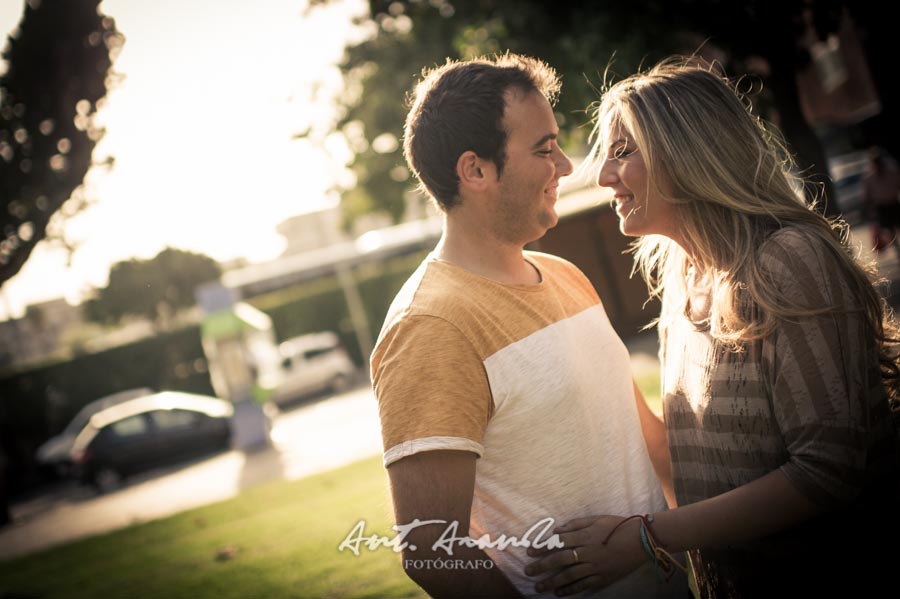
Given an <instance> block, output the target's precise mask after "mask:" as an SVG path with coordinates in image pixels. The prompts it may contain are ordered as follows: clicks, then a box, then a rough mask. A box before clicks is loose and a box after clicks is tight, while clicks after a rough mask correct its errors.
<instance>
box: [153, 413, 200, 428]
mask: <svg viewBox="0 0 900 599" xmlns="http://www.w3.org/2000/svg"><path fill="white" fill-rule="evenodd" d="M150 417H151V418H153V423H154V424H155V425H156V426H157V427H158V428H159V429H161V430H165V429H172V428H180V427H189V426H193V425H194V424H196V423H197V421H198V420H199V418H200V414H198V413H196V412H189V411H187V410H157V411H155V412H151V413H150Z"/></svg>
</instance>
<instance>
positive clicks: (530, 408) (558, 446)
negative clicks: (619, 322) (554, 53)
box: [372, 54, 665, 597]
mask: <svg viewBox="0 0 900 599" xmlns="http://www.w3.org/2000/svg"><path fill="white" fill-rule="evenodd" d="M559 87H560V85H559V79H558V77H557V75H556V73H555V72H554V71H553V70H552V69H551V68H550V67H548V66H547V65H545V64H544V63H542V62H540V61H538V60H535V59H531V58H526V57H522V56H516V55H511V54H507V55H506V56H503V57H501V58H498V59H495V60H476V61H470V62H448V63H447V64H446V65H444V66H442V67H439V68H436V69H434V70H432V71H430V72H429V73H426V76H425V77H424V79H423V81H422V82H420V83H419V85H418V86H417V88H416V91H415V94H414V98H413V100H414V102H413V106H412V108H411V110H410V112H409V115H408V117H407V121H406V128H405V139H404V152H405V155H406V158H407V161H408V162H409V165H410V167H411V168H412V170H413V171H414V172H415V174H416V176H417V177H418V179H419V181H420V182H421V184H422V186H423V187H424V189H425V190H426V191H427V192H428V193H429V194H430V195H431V196H432V197H433V198H434V200H435V201H436V202H437V203H438V205H439V207H440V208H441V210H442V211H443V212H444V214H445V225H444V233H443V237H442V239H441V241H440V242H439V244H438V246H437V247H436V248H435V250H434V252H433V253H432V254H431V255H429V257H428V258H427V259H426V260H425V261H424V262H423V263H422V265H421V266H420V267H419V268H418V270H417V271H416V273H415V274H413V276H412V277H411V278H410V279H409V281H407V283H406V284H405V285H404V287H403V289H402V290H401V291H400V293H399V294H398V296H397V298H396V299H395V300H394V303H393V305H392V306H391V308H390V311H389V313H388V316H387V318H386V320H385V323H384V327H383V329H382V331H381V335H380V336H379V339H378V343H377V344H376V348H375V351H374V352H373V354H372V377H373V379H372V380H373V385H374V388H375V393H376V397H377V399H378V404H379V411H380V415H381V422H382V435H383V437H384V448H385V454H384V463H385V466H386V467H387V471H388V475H389V477H390V484H391V493H392V496H393V502H394V511H395V516H396V520H397V523H398V524H400V525H404V524H410V523H413V522H414V521H415V520H416V519H418V520H420V521H429V520H436V521H438V522H437V523H433V524H428V525H421V526H416V527H413V528H412V529H411V532H410V533H409V535H408V536H407V537H406V538H405V540H406V541H407V542H408V543H409V546H408V547H407V548H406V550H404V552H403V563H404V568H405V570H406V572H407V574H408V575H409V576H410V577H411V578H412V579H413V580H415V581H416V582H417V583H418V584H419V585H421V586H422V587H423V588H424V589H425V590H426V591H427V592H428V593H429V594H431V595H433V596H436V597H448V596H449V597H507V596H508V597H517V596H520V595H523V594H524V595H530V594H533V593H534V586H535V583H536V582H537V581H536V580H532V579H529V578H528V577H527V576H525V575H524V573H523V570H524V566H525V564H526V563H527V562H528V561H529V558H528V557H527V555H526V553H525V552H526V549H527V547H526V546H509V547H506V548H505V549H500V548H497V547H493V548H492V547H485V548H484V549H481V548H478V547H465V546H461V545H459V544H456V545H453V546H452V547H451V549H452V554H449V551H448V547H447V544H446V543H444V544H442V543H440V542H439V541H440V539H441V538H444V539H446V538H447V537H448V536H450V537H453V536H456V537H462V536H465V535H467V534H470V535H471V537H472V538H475V539H478V538H480V537H482V535H489V537H490V539H494V540H496V539H498V538H500V537H501V535H506V537H516V538H519V539H521V538H522V537H524V536H525V535H526V533H527V532H528V531H529V529H532V528H533V527H534V526H535V525H536V524H538V523H539V522H540V521H541V520H543V519H545V518H548V517H552V518H555V519H556V522H555V523H556V525H559V524H562V523H563V522H565V521H567V520H570V519H572V518H575V517H580V516H588V515H590V514H593V513H621V514H623V515H629V514H632V513H648V512H651V511H654V510H659V509H661V508H663V507H664V505H665V502H664V499H663V495H662V492H661V491H660V486H659V483H658V482H657V480H656V477H655V475H654V472H653V467H652V466H651V463H650V460H649V458H648V453H647V449H646V446H645V445H644V441H643V438H642V437H641V432H640V425H639V422H638V420H639V414H638V413H639V411H640V410H639V409H636V408H635V396H634V393H633V387H632V382H631V376H630V365H629V358H628V353H627V350H626V349H625V347H624V345H623V344H622V342H621V340H620V339H619V338H618V337H617V336H616V334H615V332H614V331H613V329H612V327H611V326H610V323H609V320H608V318H607V317H606V314H605V312H604V310H603V307H602V305H601V304H600V301H599V298H598V297H597V294H596V292H595V291H594V289H593V288H592V287H591V284H590V283H589V281H588V280H587V278H586V277H585V276H584V275H583V274H582V273H581V272H580V271H579V270H578V269H577V268H575V267H574V266H572V265H571V264H569V263H568V262H565V261H563V260H561V259H559V258H555V257H552V256H548V255H543V254H538V253H534V252H525V251H524V246H525V245H526V244H527V243H529V242H531V241H535V240H537V239H539V238H540V237H542V236H543V235H544V233H546V231H547V230H548V229H549V228H551V227H553V226H555V225H556V222H557V215H556V212H555V207H554V206H555V203H556V200H557V197H558V186H559V180H560V178H561V177H564V176H566V175H568V174H570V173H571V172H572V164H571V162H570V161H569V159H568V158H567V157H566V155H565V154H564V153H563V152H562V150H561V149H560V147H559V145H558V143H557V135H558V132H559V131H558V127H557V125H556V120H555V118H554V114H553V110H552V108H551V104H550V102H551V101H553V100H554V99H555V96H556V94H557V93H558V91H559ZM641 405H643V402H642V401H641ZM641 416H642V417H643V414H642V415H641ZM657 441H659V440H658V439H657ZM664 441H665V439H664V438H663V439H662V442H663V443H664ZM453 523H456V524H457V526H458V528H456V529H449V534H448V526H450V525H452V524H453ZM551 528H552V526H551ZM535 536H536V535H535V532H532V533H531V535H530V538H531V540H534V537H535ZM546 536H549V535H546ZM546 536H545V538H546ZM567 551H569V550H567ZM569 552H570V553H571V558H572V563H573V564H576V563H577V562H578V556H577V548H575V551H569ZM494 566H496V567H494ZM575 567H577V566H575ZM661 588H664V587H662V586H660V585H659V583H658V582H657V579H656V578H655V575H654V573H653V572H652V570H651V569H650V567H649V564H648V566H647V567H646V568H644V567H642V568H640V569H638V570H637V571H635V572H634V573H633V574H632V575H631V576H629V577H627V578H626V579H625V580H624V581H622V582H621V583H620V584H619V585H616V586H614V587H612V588H610V589H609V590H608V591H609V596H613V597H622V596H644V597H646V596H652V595H653V594H654V593H656V592H657V591H658V590H659V589H661Z"/></svg>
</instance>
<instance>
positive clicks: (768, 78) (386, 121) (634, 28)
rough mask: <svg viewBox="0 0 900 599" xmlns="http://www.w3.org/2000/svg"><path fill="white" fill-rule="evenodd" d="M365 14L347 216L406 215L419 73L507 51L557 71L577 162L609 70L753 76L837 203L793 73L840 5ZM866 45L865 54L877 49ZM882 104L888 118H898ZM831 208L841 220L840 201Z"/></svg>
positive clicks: (347, 102) (347, 122)
mask: <svg viewBox="0 0 900 599" xmlns="http://www.w3.org/2000/svg"><path fill="white" fill-rule="evenodd" d="M325 2H327V0H320V2H319V4H321V3H325ZM869 4H870V3H869V2H866V0H862V1H861V2H858V3H854V4H853V6H854V12H853V13H852V14H854V15H857V14H859V15H862V16H863V17H865V18H867V19H868V20H869V21H872V20H873V18H872V16H871V11H868V12H867V11H866V10H864V9H863V8H861V6H862V7H865V6H868V5H869ZM369 7H370V12H371V20H372V22H373V23H375V24H376V25H377V31H376V33H375V34H374V35H373V36H371V37H369V38H368V39H365V40H363V41H362V42H361V43H359V44H356V45H354V46H352V47H349V48H348V49H347V52H346V55H345V59H344V61H343V63H342V64H341V67H342V71H343V72H344V73H345V81H346V83H347V89H348V93H347V94H346V95H345V97H344V98H343V99H342V101H343V104H344V107H345V111H344V114H343V117H342V118H341V119H340V121H339V122H338V124H337V129H339V130H341V131H343V132H344V134H345V136H346V137H347V138H348V139H349V141H350V145H351V147H353V148H354V149H355V150H356V152H357V153H356V156H355V158H354V159H353V161H352V163H351V165H350V168H351V169H352V170H353V171H354V173H355V174H356V178H357V185H356V186H354V187H352V188H350V189H348V190H346V191H345V192H344V195H343V198H342V203H343V207H344V210H345V213H346V214H347V215H348V216H349V217H350V218H352V217H353V216H355V215H356V214H359V213H361V212H366V211H370V210H377V211H382V212H386V213H388V214H390V215H391V216H392V217H393V218H394V219H395V220H399V219H400V218H401V217H402V214H403V209H404V205H405V202H404V196H405V194H408V193H410V190H411V188H412V181H411V179H410V174H409V172H408V171H407V170H406V167H405V163H404V161H403V157H402V153H401V150H400V149H399V144H397V143H396V137H397V136H398V135H399V133H400V132H401V131H402V126H403V118H404V116H405V112H406V106H405V105H404V102H403V95H404V93H405V92H406V91H407V90H409V89H410V88H411V87H412V85H413V82H414V80H415V78H416V76H417V74H418V73H419V72H420V70H421V68H422V67H423V66H430V65H435V64H440V63H442V62H443V61H444V60H445V58H446V57H450V58H470V57H474V56H477V55H480V54H488V53H494V52H498V51H504V50H507V49H508V50H511V51H513V52H519V53H523V54H531V55H535V56H540V57H541V58H543V59H545V60H547V62H549V63H550V64H551V65H553V66H554V67H555V68H557V69H558V70H559V71H560V73H561V74H562V76H563V81H564V87H563V94H562V97H561V99H560V103H559V105H558V106H557V108H556V111H557V116H558V118H559V120H560V127H561V129H562V132H563V136H562V138H563V142H564V145H565V147H566V148H567V149H568V150H570V151H572V152H573V153H577V152H580V151H581V150H582V144H583V143H584V141H585V138H586V135H587V131H588V128H586V127H585V126H584V125H585V123H586V122H587V121H588V120H589V118H588V115H587V114H586V113H585V108H586V107H587V106H588V105H589V104H590V103H591V102H594V101H596V100H597V99H598V96H599V94H598V91H597V88H598V87H601V86H602V84H603V82H604V78H605V77H606V74H605V73H604V71H605V69H606V67H607V65H609V64H611V73H610V75H611V76H612V78H615V77H616V73H619V74H628V73H631V72H633V71H634V70H635V69H637V68H638V67H639V66H641V65H643V66H648V65H650V64H652V63H654V62H656V61H657V60H658V59H660V58H662V57H663V56H666V55H669V54H672V53H692V52H694V51H696V50H698V48H699V49H700V53H701V54H706V55H710V56H714V57H716V58H717V59H719V60H720V61H721V62H724V66H725V67H726V71H727V72H728V73H729V74H730V75H732V76H741V75H747V74H749V75H751V81H755V82H756V83H757V85H755V86H754V87H755V89H756V93H755V97H754V103H755V104H756V107H757V109H761V110H762V111H763V112H764V114H763V116H765V117H766V118H769V119H777V122H778V124H779V126H780V128H781V130H782V132H783V133H784V135H785V137H786V139H787V141H788V144H789V146H790V147H791V149H792V151H793V153H794V155H795V159H796V161H797V166H798V169H799V170H800V171H801V172H803V174H804V175H806V176H807V178H808V179H809V180H810V181H811V182H812V183H814V185H813V186H810V188H809V189H808V193H809V194H810V195H812V194H814V193H815V194H820V195H822V196H823V199H826V200H827V198H829V197H832V196H833V187H832V185H831V182H830V179H829V178H828V174H827V161H826V155H825V152H824V150H823V147H822V144H821V142H820V141H819V139H818V138H817V137H816V135H815V133H814V131H813V129H812V128H811V127H810V125H809V123H807V122H806V121H805V119H804V117H803V114H802V111H801V108H800V102H799V95H798V89H797V85H796V73H797V71H798V70H799V69H802V68H804V67H806V66H807V65H808V64H809V62H810V60H811V57H810V55H809V52H808V51H807V49H806V47H805V45H804V44H803V43H802V38H803V36H804V35H805V33H806V32H807V29H808V27H810V26H811V27H812V28H813V30H814V32H815V34H816V35H817V36H818V37H819V39H823V40H824V39H825V38H826V37H827V36H828V34H829V33H832V32H834V31H836V30H837V28H838V25H839V23H840V19H841V15H842V12H843V11H844V10H846V9H847V7H846V6H845V2H843V1H842V0H748V1H745V2H730V1H727V0H680V1H675V0H673V1H667V2H630V3H603V4H598V3H596V2H592V1H590V0H570V1H568V2H565V3H555V4H554V3H544V2H540V1H539V0H477V1H476V0H453V1H450V0H429V1H428V2H425V1H424V0H370V1H369ZM874 20H877V19H874ZM863 24H864V25H865V23H863ZM873 31H874V30H873ZM872 37H874V36H870V37H868V38H866V39H868V42H869V43H868V46H869V47H876V44H875V43H874V41H873V39H872ZM877 47H882V46H877ZM876 75H877V74H876ZM876 78H877V77H876ZM892 97H893V96H892ZM882 100H883V101H884V112H885V114H896V109H895V107H894V105H893V104H891V103H888V102H887V101H886V97H883V98H882ZM891 122H893V121H891ZM392 139H393V142H392ZM826 209H827V211H828V212H829V213H830V214H832V215H834V214H836V203H835V202H831V203H826Z"/></svg>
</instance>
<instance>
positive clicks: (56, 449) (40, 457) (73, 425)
mask: <svg viewBox="0 0 900 599" xmlns="http://www.w3.org/2000/svg"><path fill="white" fill-rule="evenodd" d="M148 395H153V389H149V388H146V387H142V388H140V389H127V390H125V391H119V392H118V393H113V394H112V395H107V396H105V397H101V398H100V399H97V400H94V401H92V402H91V403H89V404H87V405H85V406H84V407H82V408H81V409H80V410H78V413H77V414H75V417H74V418H72V420H71V421H70V422H69V424H67V425H66V428H64V429H63V431H62V432H61V433H59V434H58V435H56V436H53V437H50V438H49V439H47V440H46V441H45V442H44V443H43V444H42V445H41V446H40V447H38V448H37V454H36V456H35V457H36V458H37V463H38V465H39V466H40V467H41V469H42V470H43V472H44V473H46V474H47V475H51V474H52V476H54V477H57V476H65V475H67V474H70V473H71V470H72V444H73V443H75V437H77V436H78V433H80V432H81V431H82V430H83V429H84V427H85V426H87V423H88V421H90V419H91V416H93V415H94V414H96V413H97V412H101V411H103V410H105V409H106V408H111V407H112V406H114V405H116V404H120V403H123V402H126V401H129V400H132V399H136V398H138V397H144V396H148Z"/></svg>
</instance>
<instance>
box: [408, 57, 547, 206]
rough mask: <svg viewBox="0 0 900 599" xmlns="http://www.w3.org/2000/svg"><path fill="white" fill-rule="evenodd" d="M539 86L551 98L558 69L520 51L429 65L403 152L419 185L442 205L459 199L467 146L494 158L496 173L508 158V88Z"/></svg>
mask: <svg viewBox="0 0 900 599" xmlns="http://www.w3.org/2000/svg"><path fill="white" fill-rule="evenodd" d="M511 89H515V90H519V91H521V92H524V93H529V92H535V91H536V92H539V93H541V94H543V95H544V97H546V98H547V100H548V101H549V102H550V103H551V104H553V103H555V101H556V96H557V94H558V93H559V89H560V81H559V76H558V75H557V74H556V71H555V70H553V69H552V68H551V67H550V66H548V65H547V64H546V63H544V62H542V61H540V60H538V59H536V58H530V57H527V56H520V55H518V54H510V53H507V54H504V55H503V56H498V57H496V58H493V59H488V58H479V59H476V60H470V61H451V60H448V61H447V63H446V64H445V65H443V66H440V67H435V68H432V69H426V70H424V71H423V72H422V80H421V81H420V82H419V84H418V85H417V86H416V88H415V90H414V91H413V93H412V95H411V98H410V100H411V102H410V104H411V108H410V110H409V114H407V116H406V126H405V127H404V135H403V154H404V156H406V161H407V163H409V166H410V168H411V169H412V170H413V172H414V173H415V174H416V177H417V178H418V179H419V182H420V183H421V186H422V187H423V188H424V190H425V191H426V192H427V193H429V194H430V195H431V196H432V197H433V198H434V199H435V200H436V201H437V202H438V205H439V206H440V207H441V208H442V209H443V210H444V211H446V210H448V209H450V208H452V207H453V206H455V205H456V204H458V203H459V177H458V176H457V174H456V163H457V161H458V160H459V157H460V156H461V155H462V154H463V152H467V151H470V150H471V151H472V152H475V154H477V155H478V156H479V157H480V158H484V159H486V160H491V161H492V162H493V163H494V164H495V165H496V167H497V174H498V175H499V174H500V173H502V172H503V166H504V163H505V161H506V154H505V148H506V130H505V129H504V127H503V114H504V109H505V107H506V98H505V96H506V93H507V91H509V90H511Z"/></svg>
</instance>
